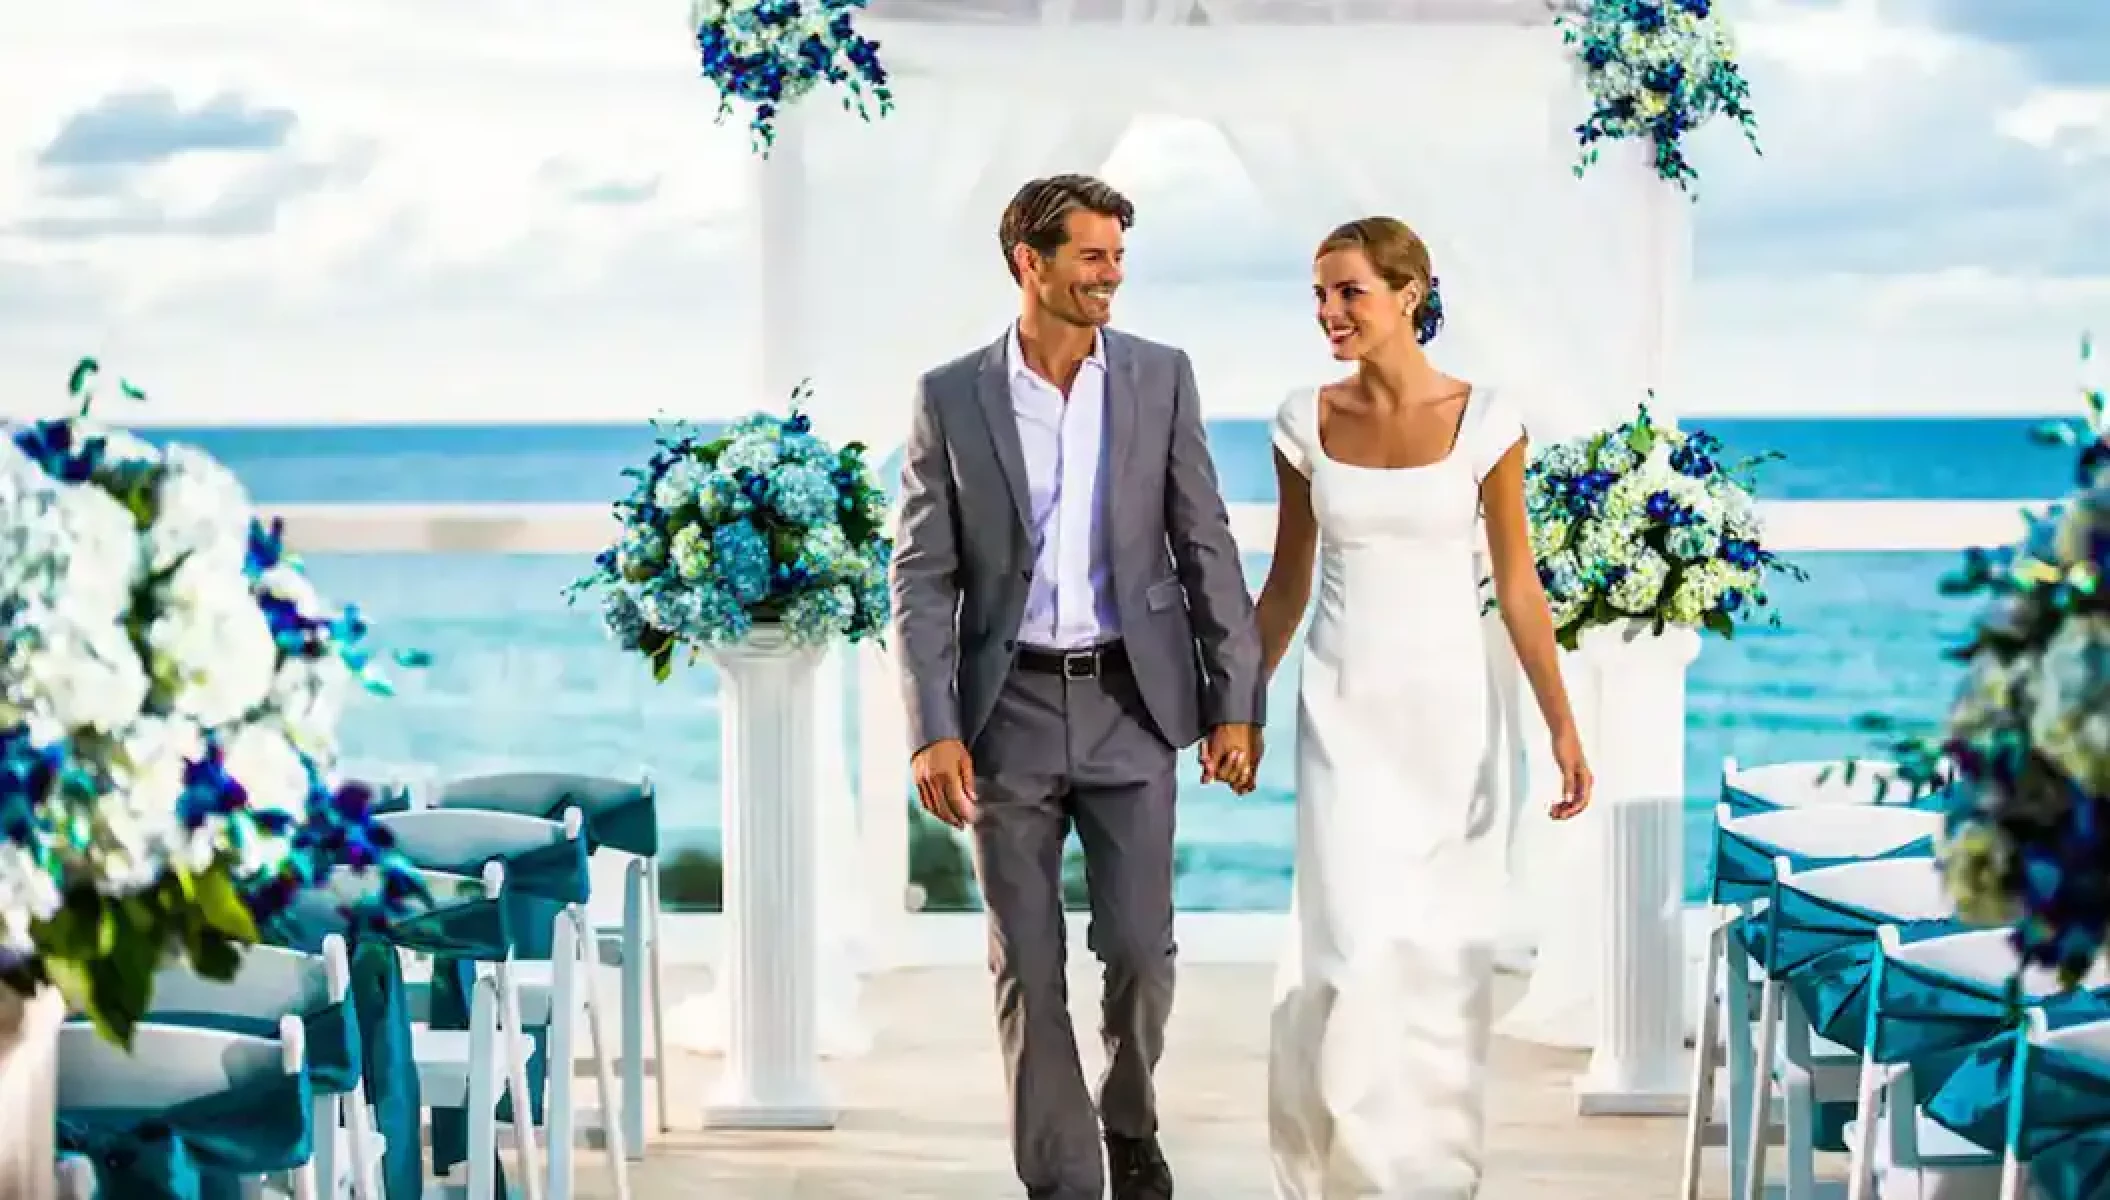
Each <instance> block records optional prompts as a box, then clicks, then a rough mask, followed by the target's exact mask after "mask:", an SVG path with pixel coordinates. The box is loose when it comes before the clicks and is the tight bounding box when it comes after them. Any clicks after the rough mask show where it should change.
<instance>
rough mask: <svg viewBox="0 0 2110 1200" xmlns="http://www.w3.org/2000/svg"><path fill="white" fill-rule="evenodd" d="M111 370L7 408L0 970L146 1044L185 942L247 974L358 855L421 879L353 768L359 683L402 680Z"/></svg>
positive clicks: (1, 441)
mask: <svg viewBox="0 0 2110 1200" xmlns="http://www.w3.org/2000/svg"><path fill="white" fill-rule="evenodd" d="M96 374H97V368H96V364H95V363H94V362H93V360H84V361H83V362H82V364H81V365H80V366H79V367H77V368H76V369H75V371H74V375H73V381H72V390H73V393H74V396H75V398H76V399H77V400H78V401H79V402H80V406H79V415H77V416H74V417H68V418H61V419H53V420H41V421H33V422H14V421H7V422H0V980H4V981H5V982H6V983H7V984H9V985H10V986H12V987H14V988H15V989H16V990H17V991H22V992H28V991H30V990H33V989H35V988H36V987H38V986H40V985H43V984H47V983H48V984H53V985H56V986H57V987H58V988H59V989H60V991H61V992H62V993H63V994H64V995H65V996H66V998H67V999H68V1000H69V1002H71V1003H72V1004H73V1005H74V1006H75V1007H76V1008H78V1009H79V1010H81V1011H83V1012H85V1013H86V1014H87V1015H88V1016H90V1017H91V1018H93V1019H94V1021H95V1023H96V1024H97V1026H98V1027H99V1028H100V1029H101V1030H102V1032H103V1034H104V1035H105V1036H106V1037H109V1038H111V1039H113V1040H115V1041H119V1042H124V1041H127V1040H128V1039H129V1037H130V1033H131V1030H132V1028H133V1026H134V1024H135V1023H136V1022H137V1021H138V1020H139V1018H140V1017H141V1015H142V1014H144V1013H145V1012H146V1011H148V1006H149V1004H150V1002H151V999H152V989H153V981H154V974H155V971H156V970H157V969H158V968H160V967H161V966H162V965H163V964H164V963H165V962H167V961H168V960H169V959H170V958H171V957H173V956H182V957H187V958H188V959H189V961H190V963H191V964H192V966H193V967H195V968H196V969H197V970H199V971H201V972H202V973H204V974H206V975H208V976H212V977H216V978H228V977H231V976H232V974H233V972H234V970H235V968H236V966H237V965H238V963H239V960H240V954H241V950H240V948H241V946H242V945H244V944H246V943H252V942H255V941H256V940H257V939H258V937H259V930H260V927H262V926H264V925H265V924H266V923H267V922H268V921H269V920H270V919H271V918H272V917H274V916H276V915H278V914H279V913H281V912H282V911H283V910H284V909H285V908H286V906H287V905H288V903H289V902H290V901H291V900H292V899H293V898H294V897H295V896H296V895H297V894H298V893H299V892H301V891H302V890H303V889H305V888H307V887H309V886H311V885H313V884H315V883H316V882H318V881H319V880H320V878H321V877H322V876H323V875H325V874H327V873H328V872H330V871H332V870H333V869H335V868H336V867H339V866H348V867H352V868H355V869H372V870H376V871H380V872H382V873H384V875H386V876H387V878H386V880H385V882H386V884H387V885H388V887H387V889H386V890H387V892H388V894H389V895H391V896H394V897H397V898H400V899H408V898H409V896H411V895H412V894H413V893H414V889H415V888H416V884H415V882H414V879H413V877H412V876H411V875H409V873H408V872H407V871H406V870H404V869H403V868H402V864H401V863H400V860H399V859H398V858H397V857H396V856H395V855H394V854H393V852H392V851H391V849H390V842H389V838H388V836H387V833H386V831H385V830H384V829H381V828H380V827H378V826H376V825H375V824H374V823H373V821H372V816H371V808H370V800H371V797H370V796H369V795H368V794H367V793H366V791H365V790H364V789H362V788H358V787H346V788H339V787H337V786H336V785H335V784H334V783H333V781H332V769H333V767H334V765H335V763H336V759H337V723H338V716H339V713H340V712H341V711H342V708H343V706H344V703H345V700H346V698H347V695H348V693H349V692H350V690H351V689H352V688H354V687H355V686H358V685H359V684H361V683H362V682H363V683H364V684H365V685H366V686H368V687H371V688H376V689H380V688H383V687H384V686H385V685H383V684H381V683H380V682H379V681H378V679H376V678H375V677H374V676H373V675H372V672H371V669H370V664H369V661H368V655H367V651H366V649H365V648H364V636H365V632H366V629H365V625H364V623H363V622H362V621H361V620H360V618H359V615H358V613H357V612H356V611H355V610H352V609H343V610H340V609H337V608H333V607H331V606H330V605H329V604H327V603H326V602H325V601H324V600H323V598H322V597H321V596H320V595H318V594H317V592H316V590H315V588H314V586H313V585H312V584H311V583H310V582H309V580H308V577H307V576H306V575H305V574H303V572H302V570H301V567H300V564H299V562H298V561H297V560H296V559H295V558H294V557H293V556H292V555H290V554H288V553H287V552H286V550H285V547H284V545H283V544H282V542H281V540H280V537H279V531H278V529H277V528H276V527H267V526H265V525H263V524H261V523H259V522H258V520H257V519H256V516H255V514H254V512H253V510H252V508H251V506H250V502H249V497H248V495H247V493H246V492H245V491H244V490H243V488H242V485H241V483H240V482H239V481H238V480H236V478H235V477H234V475H233V474H231V473H230V472H229V471H228V470H227V469H226V468H225V467H223V466H222V465H220V463H218V462H217V461H215V460H214V459H212V458H211V457H210V456H208V455H207V454H205V453H204V452H202V451H199V450H197V449H194V448H192V447H189V446H184V445H171V446H167V447H165V448H159V447H156V446H153V445H150V444H149V443H147V442H145V441H143V440H141V439H139V438H137V437H134V436H132V435H131V434H128V433H125V432H123V431H121V430H118V429H113V428H107V427H104V426H102V425H99V424H96V423H95V422H93V421H92V420H90V419H89V416H88V414H89V410H90V407H91V406H92V402H93V400H94V396H95V391H94V384H95V377H96ZM126 390H127V392H128V394H132V395H135V396H136V395H137V393H136V391H134V390H133V389H131V388H129V386H128V387H127V388H126Z"/></svg>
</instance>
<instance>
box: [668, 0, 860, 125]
mask: <svg viewBox="0 0 2110 1200" xmlns="http://www.w3.org/2000/svg"><path fill="white" fill-rule="evenodd" d="M865 3H866V0H694V3H693V4H692V5H691V6H690V9H689V28H690V29H691V30H692V31H693V32H694V33H695V36H696V49H697V53H698V55H699V56H700V58H701V60H702V67H703V75H704V77H705V78H706V79H709V80H710V81H711V82H712V83H713V84H715V85H717V88H718V119H719V120H721V121H723V120H724V119H725V118H726V117H727V116H729V115H731V114H732V111H733V106H734V104H735V103H736V102H737V103H739V104H743V105H746V106H747V107H748V109H749V110H750V111H749V116H748V132H749V135H750V141H751V143H752V145H753V148H754V150H755V152H756V153H758V154H761V155H763V156H765V157H767V156H768V154H769V151H770V148H771V147H772V146H774V145H775V144H776V122H777V117H778V115H779V114H780V113H781V112H782V111H783V109H784V108H785V106H786V105H790V104H795V103H797V102H798V101H799V100H801V99H803V98H805V96H806V95H807V94H808V93H809V92H812V91H813V90H814V89H815V88H818V87H820V86H822V85H823V84H826V85H829V86H831V87H836V88H839V89H841V91H842V103H843V107H844V108H845V109H847V110H850V111H853V112H855V113H856V114H857V115H858V116H859V117H861V118H863V119H864V120H867V121H869V120H871V119H872V118H873V116H874V115H877V116H882V117H883V116H886V115H887V114H888V113H890V112H892V111H893V110H894V95H893V92H892V91H891V90H889V88H888V87H887V73H886V67H885V66H884V65H882V64H881V63H880V61H879V44H878V43H877V42H874V41H872V40H871V39H869V38H866V37H865V36H863V35H862V34H860V33H858V32H857V28H856V26H855V24H854V23H853V22H852V15H853V14H855V13H856V12H858V11H859V10H861V9H863V8H864V6H865Z"/></svg>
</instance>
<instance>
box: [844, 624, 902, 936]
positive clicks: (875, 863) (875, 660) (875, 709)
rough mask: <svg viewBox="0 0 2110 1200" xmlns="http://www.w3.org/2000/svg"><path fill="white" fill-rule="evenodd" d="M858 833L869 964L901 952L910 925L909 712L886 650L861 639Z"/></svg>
mask: <svg viewBox="0 0 2110 1200" xmlns="http://www.w3.org/2000/svg"><path fill="white" fill-rule="evenodd" d="M857 668H858V669H857V699H858V706H857V729H858V735H857V740H858V751H859V752H858V758H859V759H860V760H861V761H860V764H859V770H858V791H857V835H858V846H859V854H860V857H861V858H862V860H863V865H864V874H865V883H866V889H867V894H868V895H869V897H870V900H871V903H870V914H869V917H868V923H867V925H866V941H867V945H868V946H869V948H870V951H871V958H870V959H869V960H868V963H869V967H870V969H872V970H883V969H886V968H889V967H892V966H894V965H896V964H898V963H899V962H900V961H901V959H902V952H903V943H904V942H905V940H906V935H907V929H908V912H909V909H908V898H909V875H908V837H909V815H908V793H909V769H908V760H909V751H908V713H907V711H906V710H905V709H903V708H902V706H901V685H900V681H899V677H898V674H897V668H896V666H895V664H894V657H893V653H892V651H889V650H887V649H886V648H885V647H883V646H880V645H877V644H876V643H866V644H865V645H863V646H861V647H859V648H858V654H857Z"/></svg>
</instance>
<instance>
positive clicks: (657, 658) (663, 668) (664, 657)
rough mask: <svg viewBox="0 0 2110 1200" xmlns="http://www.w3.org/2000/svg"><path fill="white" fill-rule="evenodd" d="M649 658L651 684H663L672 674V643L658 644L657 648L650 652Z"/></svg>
mask: <svg viewBox="0 0 2110 1200" xmlns="http://www.w3.org/2000/svg"><path fill="white" fill-rule="evenodd" d="M651 658H652V679H653V682H655V683H665V682H666V681H667V680H668V679H669V678H670V677H672V676H673V674H674V643H673V642H662V643H660V645H659V648H658V649H657V650H654V651H652V654H651Z"/></svg>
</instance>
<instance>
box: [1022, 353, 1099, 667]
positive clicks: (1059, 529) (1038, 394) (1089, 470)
mask: <svg viewBox="0 0 2110 1200" xmlns="http://www.w3.org/2000/svg"><path fill="white" fill-rule="evenodd" d="M1004 365H1005V367H1006V368H1007V370H1006V373H1007V375H1008V376H1009V378H1010V383H1011V411H1012V412H1013V413H1014V414H1015V415H1016V416H1017V418H1018V440H1019V447H1020V449H1021V450H1023V451H1024V452H1025V460H1026V500H1027V512H1028V516H1029V517H1030V521H1031V529H1032V533H1033V578H1032V580H1031V581H1030V582H1029V583H1028V584H1027V587H1026V613H1025V618H1024V619H1023V620H1022V621H1021V622H1020V624H1019V630H1018V640H1019V641H1020V642H1022V643H1024V644H1026V645H1028V646H1043V647H1047V648H1050V649H1056V650H1075V649H1080V648H1082V647H1086V646H1092V645H1097V644H1099V643H1101V642H1110V641H1112V640H1114V639H1115V638H1118V637H1120V636H1121V620H1120V616H1119V614H1118V613H1117V612H1116V611H1115V608H1114V588H1113V575H1112V572H1111V570H1110V569H1109V568H1108V566H1107V558H1108V555H1107V554H1106V528H1107V527H1106V512H1105V504H1104V501H1105V489H1104V480H1105V478H1106V439H1105V430H1106V339H1105V338H1103V337H1094V339H1093V342H1092V353H1091V356H1090V357H1088V358H1086V359H1085V360H1084V363H1083V365H1082V366H1080V367H1079V368H1078V370H1077V378H1076V381H1075V382H1073V383H1072V384H1071V385H1070V394H1069V397H1068V399H1064V397H1063V394H1062V390H1061V389H1060V388H1057V387H1056V386H1055V385H1054V384H1052V383H1050V382H1048V381H1047V380H1045V379H1043V378H1041V377H1040V376H1039V375H1038V374H1037V373H1035V372H1034V370H1033V368H1031V367H1029V366H1027V365H1026V355H1025V351H1024V349H1023V347H1021V346H1020V344H1019V340H1018V326H1017V325H1013V326H1012V327H1011V335H1010V337H1009V338H1008V339H1006V341H1005V343H1004Z"/></svg>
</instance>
